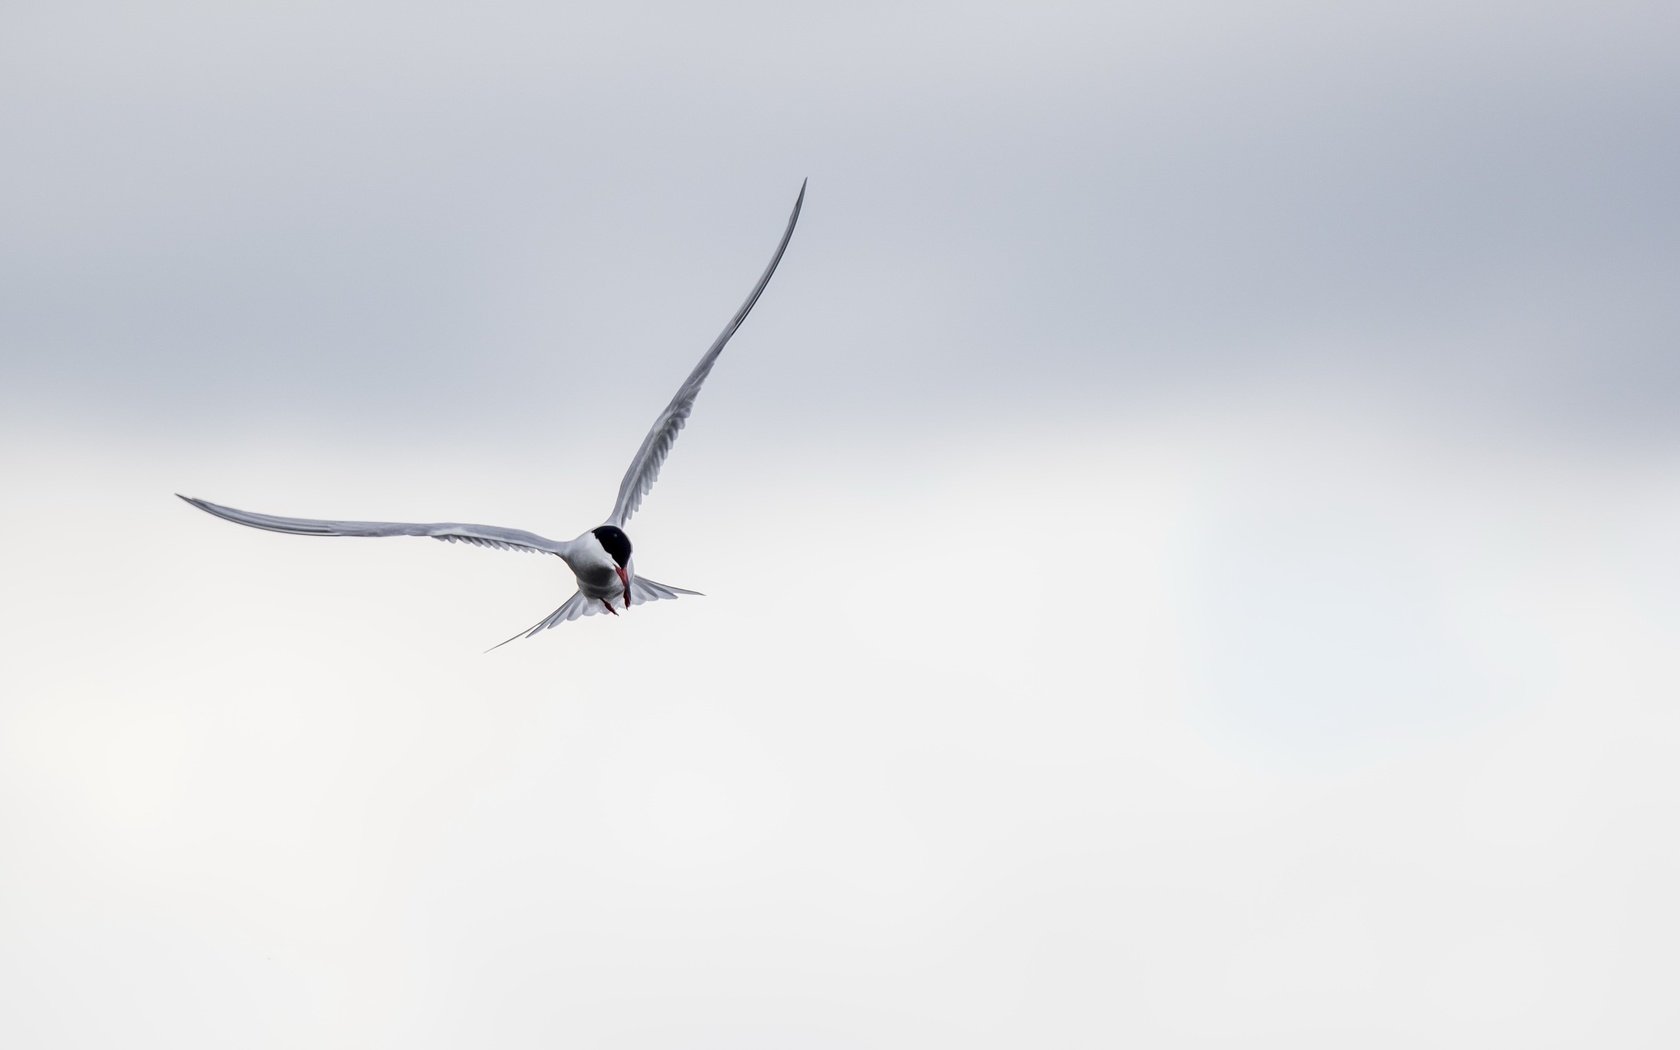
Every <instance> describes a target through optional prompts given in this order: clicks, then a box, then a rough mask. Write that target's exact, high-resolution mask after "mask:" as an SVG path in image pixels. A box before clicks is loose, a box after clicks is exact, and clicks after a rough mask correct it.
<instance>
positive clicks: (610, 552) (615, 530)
mask: <svg viewBox="0 0 1680 1050" xmlns="http://www.w3.org/2000/svg"><path fill="white" fill-rule="evenodd" d="M593 533H594V536H595V541H596V542H597V543H599V544H600V545H601V549H602V550H604V551H606V552H607V556H608V557H610V558H611V559H612V560H613V567H614V568H615V569H617V570H618V578H619V580H621V581H622V582H623V583H624V607H625V608H626V609H628V608H630V537H628V536H626V535H625V534H624V530H623V529H621V528H619V527H618V526H617V525H602V526H601V527H600V528H597V529H594V530H593Z"/></svg>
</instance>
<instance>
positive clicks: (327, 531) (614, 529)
mask: <svg viewBox="0 0 1680 1050" xmlns="http://www.w3.org/2000/svg"><path fill="white" fill-rule="evenodd" d="M804 203H805V187H804V186H803V185H801V186H800V188H799V197H798V199H797V200H795V201H794V204H793V214H792V215H790V216H789V217H788V223H787V229H786V230H785V231H783V233H782V240H781V243H780V244H778V245H777V246H776V254H775V255H774V256H772V257H771V259H770V265H769V266H768V267H766V268H765V270H764V273H763V275H762V276H760V277H759V279H758V283H757V284H756V285H754V286H753V290H752V294H750V295H748V296H747V300H746V302H745V303H743V304H741V308H740V309H739V310H737V311H736V312H735V316H734V317H733V318H732V319H731V320H730V322H729V324H727V325H726V326H724V329H723V332H722V333H721V334H720V335H719V336H718V337H717V339H716V340H714V341H713V342H712V345H711V347H710V348H709V349H708V350H707V351H706V353H705V354H703V355H702V356H701V358H700V363H699V364H697V365H695V366H694V370H693V371H692V372H690V373H689V375H688V379H687V380H685V381H684V382H683V385H682V386H681V387H679V388H677V393H676V396H675V397H673V398H672V399H671V403H670V404H668V405H666V406H665V410H664V411H663V412H661V413H660V414H659V418H657V419H656V420H654V423H653V428H652V429H651V430H649V431H648V434H647V437H645V438H643V439H642V444H641V447H640V448H638V449H637V450H636V455H635V457H634V458H632V459H631V461H630V467H629V469H628V470H626V471H625V473H624V480H623V481H622V482H620V484H619V488H618V499H617V501H616V502H615V503H614V505H613V511H612V514H611V516H609V517H608V518H607V521H606V523H605V524H602V525H599V526H597V527H595V528H593V529H590V530H589V531H588V532H585V533H583V534H582V535H580V536H578V537H577V538H576V539H572V540H551V539H548V538H546V537H544V536H539V535H537V534H536V533H534V532H526V531H524V530H523V529H509V528H504V527H502V526H500V525H471V524H465V523H460V522H434V523H429V524H428V523H410V522H395V521H332V520H326V519H319V518H285V517H280V516H279V515H275V514H258V513H255V512H252V511H244V510H235V509H234V508H232V507H224V506H221V505H219V504H215V503H211V502H209V501H208V500H201V499H193V498H192V497H190V496H182V497H181V498H182V499H184V500H186V501H187V502H188V503H191V504H192V505H193V506H195V507H197V508H198V509H200V510H202V511H205V512H206V513H209V514H214V515H216V516H217V517H219V518H225V519H226V520H228V521H232V522H236V523H238V524H240V525H249V526H251V527H252V528H257V529H266V530H268V531H270V532H285V533H291V534H293V535H299V536H430V537H432V538H434V539H440V540H445V541H447V542H450V543H470V544H473V545H475V546H480V547H492V548H496V549H500V550H523V551H531V552H535V553H538V554H552V555H555V556H556V557H558V558H560V559H561V560H562V561H564V562H565V563H566V566H567V568H569V569H571V570H572V575H573V576H575V577H577V585H578V589H577V593H576V594H574V595H572V596H571V597H570V598H569V599H567V600H566V602H565V604H563V605H561V606H560V608H558V609H556V610H554V611H553V612H552V613H550V614H548V616H546V617H545V618H543V619H542V620H540V621H539V622H537V623H536V624H535V625H533V626H532V627H531V628H530V629H528V630H526V631H522V632H520V633H519V634H516V635H514V638H519V637H527V638H528V637H530V636H531V635H533V634H536V633H537V632H538V631H542V630H546V629H547V628H550V627H553V626H555V625H557V624H560V623H564V622H565V621H567V620H575V619H578V618H579V617H583V616H591V615H594V614H596V613H603V612H605V613H612V614H614V615H616V614H617V613H618V612H619V611H621V610H625V609H629V608H630V607H631V606H632V605H639V604H641V603H643V602H650V601H658V600H660V599H668V598H675V597H676V596H677V595H679V594H697V593H699V592H697V591H685V590H683V589H682V588H680V587H671V586H669V585H667V584H663V583H656V582H655V581H653V580H649V579H646V578H645V577H641V576H637V575H636V574H635V571H634V569H633V568H632V558H631V554H630V541H629V538H628V537H627V536H625V534H624V531H623V525H624V523H625V522H626V521H628V520H629V519H630V516H631V515H632V514H634V513H635V512H636V509H637V508H638V507H639V506H641V502H642V497H643V496H645V495H647V492H648V490H649V489H651V488H652V487H653V483H654V480H655V479H656V478H657V477H658V476H659V468H660V466H661V465H662V464H663V463H664V462H665V457H666V456H667V455H668V454H669V453H670V451H671V446H672V445H673V444H674V443H675V442H676V439H677V433H678V431H680V430H682V428H683V424H684V423H686V422H687V420H688V416H689V413H690V411H692V409H693V407H694V399H695V398H696V397H697V396H698V395H699V393H700V386H701V384H702V383H704V382H705V381H706V377H707V376H708V375H710V374H711V371H712V365H713V364H714V363H716V361H717V358H718V355H719V354H721V353H722V352H723V348H724V345H725V344H727V343H728V342H729V339H730V337H731V336H733V335H734V334H735V331H736V329H738V328H740V327H741V322H742V321H744V320H746V317H747V314H748V313H749V312H751V310H752V308H753V304H754V303H756V302H757V301H758V297H759V296H760V295H761V294H762V293H763V292H764V289H765V287H766V286H767V285H768V284H769V283H770V276H771V275H772V274H774V273H775V272H776V265H777V264H778V263H780V262H781V260H782V253H783V252H785V251H786V250H787V246H788V242H789V241H790V240H791V239H792V237H793V228H794V226H795V225H796V224H797V223H798V222H799V211H800V208H801V207H802V206H803V205H804ZM512 640H513V638H510V639H508V641H512ZM502 644H503V645H505V644H507V643H506V642H504V643H502Z"/></svg>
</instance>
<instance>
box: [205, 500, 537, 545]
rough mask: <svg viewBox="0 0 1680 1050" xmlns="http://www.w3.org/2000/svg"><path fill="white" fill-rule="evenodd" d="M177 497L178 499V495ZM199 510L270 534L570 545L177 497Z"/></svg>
mask: <svg viewBox="0 0 1680 1050" xmlns="http://www.w3.org/2000/svg"><path fill="white" fill-rule="evenodd" d="M176 495H177V496H181V494H180V493H179V492H177V493H176ZM181 498H182V499H184V500H186V501H187V502H188V503H191V504H192V505H193V506H195V507H197V508H198V509H199V510H202V511H204V512H205V513H207V514H214V515H215V516H216V517H218V518H226V519H227V520H228V521H232V522H237V523H238V524H240V525H249V526H251V527H252V528H253V529H267V530H269V531H270V532H289V533H291V534H292V535H294V536H430V537H432V538H433V539H438V540H444V541H445V542H448V543H471V544H475V545H477V546H480V547H493V548H496V549H498V550H510V551H535V552H536V553H538V554H558V555H564V554H565V553H566V550H567V548H568V547H569V546H570V544H569V543H568V542H566V541H561V540H551V539H547V538H545V537H542V536H538V535H537V534H536V533H534V532H526V531H524V530H523V529H504V528H502V527H501V526H499V525H467V524H462V523H459V522H450V521H445V522H433V523H430V524H412V523H409V522H401V521H322V520H317V519H315V518H282V517H280V516H279V515H277V514H255V513H253V512H251V511H248V510H235V509H234V508H232V507H223V506H221V505H220V504H216V503H211V502H210V501H209V500H202V499H193V498H192V497H191V496H181Z"/></svg>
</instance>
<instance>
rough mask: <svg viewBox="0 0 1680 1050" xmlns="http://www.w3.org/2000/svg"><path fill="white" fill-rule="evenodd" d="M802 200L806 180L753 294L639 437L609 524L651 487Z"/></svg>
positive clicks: (760, 288)
mask: <svg viewBox="0 0 1680 1050" xmlns="http://www.w3.org/2000/svg"><path fill="white" fill-rule="evenodd" d="M804 204H805V183H803V182H801V183H800V184H799V197H798V199H796V200H795V201H794V202H793V214H791V215H789V216H788V223H787V229H786V230H784V231H783V232H782V240H781V243H780V244H778V245H776V254H775V255H773V256H771V258H770V265H769V266H767V267H765V269H764V274H763V276H761V277H759V279H758V283H757V284H755V285H753V290H752V294H751V295H748V296H747V301H746V302H744V303H742V304H741V308H740V309H739V310H737V311H735V316H734V317H732V318H730V319H729V323H728V324H727V325H725V326H724V328H723V331H722V332H721V333H720V334H719V335H718V337H717V339H716V340H715V341H714V342H713V343H712V345H711V347H710V349H708V350H707V351H706V353H705V354H704V355H703V356H702V357H701V358H700V363H699V364H697V365H695V366H694V371H692V372H690V373H689V374H688V378H687V379H686V380H684V381H683V385H682V386H681V387H679V388H678V389H677V394H676V396H675V397H673V398H672V399H671V403H670V404H668V405H666V406H665V411H663V412H661V413H660V414H659V418H658V419H656V420H654V422H653V429H651V430H649V431H648V434H647V437H645V438H643V439H642V447H641V448H639V449H637V450H636V456H635V458H634V459H632V460H631V461H630V469H629V470H626V471H625V472H624V480H623V481H622V482H620V483H619V486H618V502H616V503H615V504H613V511H612V516H611V517H609V518H608V519H607V521H608V523H609V524H613V525H623V524H624V523H625V522H627V521H629V520H630V515H632V514H634V513H636V508H638V507H640V506H641V505H642V497H643V496H646V495H647V494H648V491H649V490H650V489H652V488H653V483H654V481H655V480H657V479H658V477H659V468H660V467H661V466H662V465H664V463H665V457H666V456H667V455H669V454H670V452H671V446H672V445H674V444H675V443H676V440H677V433H678V432H679V431H680V430H682V428H683V424H685V423H687V422H688V415H689V413H690V412H691V411H693V409H694V399H695V398H696V397H698V396H699V394H700V385H701V384H702V383H704V382H705V381H706V377H707V376H708V375H710V374H711V371H712V365H713V364H714V363H716V361H717V359H718V355H719V354H721V353H723V348H724V346H725V345H727V344H728V342H729V340H730V337H732V336H733V335H734V334H735V330H736V329H738V328H740V327H741V322H743V321H745V320H746V319H747V314H749V313H751V312H752V308H753V304H754V303H757V302H758V297H759V296H760V295H763V294H764V289H765V286H766V285H768V284H769V283H770V277H771V275H772V274H774V273H775V272H776V266H777V264H778V263H780V262H781V261H782V253H783V252H785V251H787V246H788V241H790V240H792V239H793V228H794V226H795V225H797V224H798V222H799V209H800V208H801V207H803V206H804Z"/></svg>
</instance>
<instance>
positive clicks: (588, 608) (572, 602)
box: [484, 576, 700, 653]
mask: <svg viewBox="0 0 1680 1050" xmlns="http://www.w3.org/2000/svg"><path fill="white" fill-rule="evenodd" d="M679 594H693V595H698V594H700V592H699V591H686V590H683V589H682V588H681V587H672V586H671V585H670V584H668V583H657V582H655V581H653V580H649V579H645V578H643V577H641V576H632V577H630V604H631V605H642V604H644V603H646V602H656V601H659V600H660V599H662V598H675V597H676V596H677V595H679ZM614 608H615V609H616V608H617V607H616V606H615V607H614ZM606 611H607V609H606V606H604V605H602V604H601V601H600V599H598V598H586V597H585V596H584V593H583V592H582V591H578V592H577V593H575V594H573V595H572V596H571V597H570V598H567V599H566V601H565V604H563V605H561V606H560V608H558V609H556V610H554V611H553V612H551V613H549V614H548V615H547V616H545V617H543V618H542V619H540V620H538V621H537V622H536V623H534V624H532V625H531V626H530V627H528V628H526V629H525V630H523V631H520V632H519V633H518V634H516V635H514V636H513V638H509V639H507V641H504V642H497V643H496V644H495V645H492V646H491V647H490V648H489V649H486V650H484V651H485V652H487V653H488V652H493V651H495V650H497V649H500V648H501V647H502V646H504V645H506V644H507V643H508V642H511V641H513V640H514V638H529V637H531V636H532V635H533V634H537V633H538V632H541V631H546V630H548V629H549V628H550V627H558V626H560V625H561V624H563V623H566V622H567V621H570V620H581V619H583V618H584V617H585V616H596V615H599V614H601V613H604V612H606Z"/></svg>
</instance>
